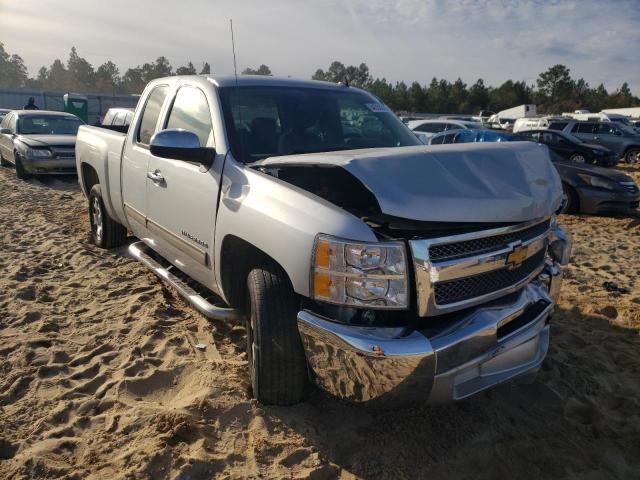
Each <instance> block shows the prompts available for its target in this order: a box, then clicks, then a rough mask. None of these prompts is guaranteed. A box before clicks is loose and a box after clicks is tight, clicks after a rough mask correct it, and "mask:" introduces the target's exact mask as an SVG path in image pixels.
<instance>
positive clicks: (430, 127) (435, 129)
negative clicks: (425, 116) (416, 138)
mask: <svg viewBox="0 0 640 480" xmlns="http://www.w3.org/2000/svg"><path fill="white" fill-rule="evenodd" d="M445 127H446V125H445V124H444V123H423V124H422V125H419V126H418V127H416V131H417V132H429V133H439V132H442V131H444V129H445Z"/></svg>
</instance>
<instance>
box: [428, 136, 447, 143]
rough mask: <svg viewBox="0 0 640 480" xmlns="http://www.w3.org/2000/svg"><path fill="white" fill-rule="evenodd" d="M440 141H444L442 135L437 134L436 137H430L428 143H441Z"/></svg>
mask: <svg viewBox="0 0 640 480" xmlns="http://www.w3.org/2000/svg"><path fill="white" fill-rule="evenodd" d="M442 142H444V135H438V136H436V137H432V138H431V142H429V144H430V145H442Z"/></svg>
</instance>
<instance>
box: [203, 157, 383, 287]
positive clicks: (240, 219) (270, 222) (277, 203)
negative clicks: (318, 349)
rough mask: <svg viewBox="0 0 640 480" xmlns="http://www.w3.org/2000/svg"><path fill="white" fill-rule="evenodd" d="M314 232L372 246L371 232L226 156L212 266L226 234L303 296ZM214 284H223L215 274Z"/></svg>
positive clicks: (354, 219) (317, 200)
mask: <svg viewBox="0 0 640 480" xmlns="http://www.w3.org/2000/svg"><path fill="white" fill-rule="evenodd" d="M318 233H326V234H329V235H335V236H339V237H343V238H348V239H353V240H360V241H373V242H375V241H377V238H376V236H375V235H374V233H373V231H372V230H371V229H370V228H369V227H368V226H367V225H366V224H365V223H364V222H363V221H362V220H361V219H359V218H357V217H355V216H354V215H352V214H350V213H348V212H346V211H345V210H343V209H341V208H339V207H337V206H335V205H333V204H331V203H329V202H327V201H326V200H323V199H322V198H320V197H318V196H316V195H313V194H312V193H309V192H306V191H305V190H302V189H300V188H298V187H295V186H293V185H291V184H288V183H286V182H283V181H281V180H278V179H276V178H274V177H272V176H270V175H267V174H265V173H262V172H259V171H257V170H254V169H251V168H248V167H246V166H243V165H240V164H239V163H237V162H236V161H235V160H234V159H232V158H230V157H228V158H227V162H226V164H225V170H224V176H223V180H222V191H221V196H220V203H219V207H218V219H217V222H216V231H215V249H216V251H215V256H216V258H215V265H221V258H220V257H221V249H222V244H223V241H224V238H225V236H226V235H234V236H236V237H239V238H241V239H243V240H245V241H246V242H249V243H250V244H252V245H253V246H255V247H257V248H259V249H260V250H262V251H263V252H264V253H266V254H267V255H269V256H270V257H271V258H273V259H274V260H275V261H276V262H278V263H279V264H280V266H281V267H282V268H283V269H284V270H285V271H286V272H287V274H288V275H289V279H290V280H291V283H292V284H293V289H294V290H295V291H296V292H297V293H298V294H300V295H303V296H307V297H308V296H309V274H310V263H311V254H312V251H313V245H314V241H315V238H316V235H317V234H318ZM216 281H217V283H218V285H223V283H222V278H221V269H220V268H216Z"/></svg>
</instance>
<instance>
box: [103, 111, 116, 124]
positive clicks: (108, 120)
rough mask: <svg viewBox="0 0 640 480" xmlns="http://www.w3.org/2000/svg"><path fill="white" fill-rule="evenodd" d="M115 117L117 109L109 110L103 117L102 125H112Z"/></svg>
mask: <svg viewBox="0 0 640 480" xmlns="http://www.w3.org/2000/svg"><path fill="white" fill-rule="evenodd" d="M113 117H115V111H114V110H108V111H107V114H106V115H105V116H104V118H103V119H102V125H111V124H112V123H113Z"/></svg>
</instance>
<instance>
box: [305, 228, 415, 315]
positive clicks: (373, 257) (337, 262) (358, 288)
mask: <svg viewBox="0 0 640 480" xmlns="http://www.w3.org/2000/svg"><path fill="white" fill-rule="evenodd" d="M407 285H408V281H407V255H406V249H405V246H404V244H403V243H401V242H381V243H361V242H350V241H348V240H342V239H338V238H335V237H331V236H329V235H322V234H321V235H318V237H317V238H316V244H315V248H314V253H313V269H312V273H311V293H312V296H313V298H314V299H315V300H320V301H323V302H328V303H335V304H339V305H350V306H359V307H366V308H379V309H406V308H407V307H408V288H407Z"/></svg>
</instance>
